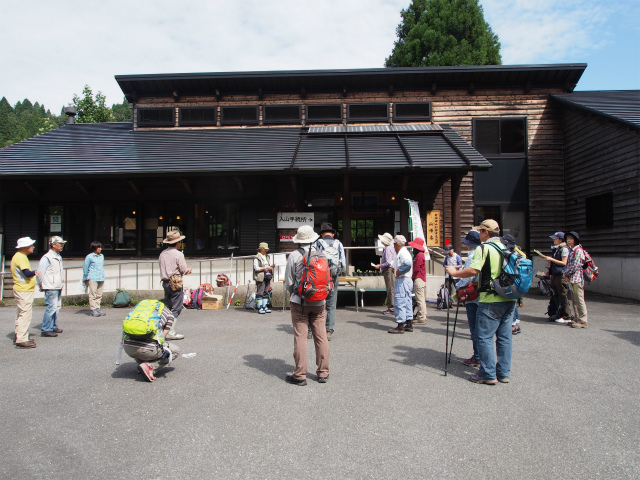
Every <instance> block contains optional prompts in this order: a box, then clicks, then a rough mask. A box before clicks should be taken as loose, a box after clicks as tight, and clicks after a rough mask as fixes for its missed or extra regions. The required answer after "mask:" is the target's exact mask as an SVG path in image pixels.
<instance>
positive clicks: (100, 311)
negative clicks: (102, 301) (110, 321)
mask: <svg viewBox="0 0 640 480" xmlns="http://www.w3.org/2000/svg"><path fill="white" fill-rule="evenodd" d="M96 312H98V313H99V314H100V316H101V317H104V316H105V315H106V313H104V312H103V311H102V310H100V309H98V310H96Z"/></svg>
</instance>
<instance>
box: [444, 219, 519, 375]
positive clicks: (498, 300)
mask: <svg viewBox="0 0 640 480" xmlns="http://www.w3.org/2000/svg"><path fill="white" fill-rule="evenodd" d="M473 228H474V230H477V231H478V233H479V234H480V240H481V241H482V245H481V246H480V248H476V250H475V251H474V254H473V258H472V259H471V264H470V265H469V267H467V268H464V269H462V270H456V267H447V273H448V274H449V275H451V276H452V277H458V278H467V277H471V276H473V275H478V280H479V285H480V289H479V290H480V297H479V303H478V312H477V315H476V329H475V330H476V331H475V333H476V346H477V349H478V354H479V356H480V370H479V371H478V373H476V374H473V375H471V376H470V377H469V380H470V381H472V382H474V383H484V384H486V385H495V384H496V383H498V382H501V383H509V374H510V372H511V351H512V334H511V320H512V318H513V312H514V309H515V304H516V301H515V300H510V299H507V298H504V297H501V296H500V295H498V294H497V293H496V292H495V290H493V288H492V287H491V281H492V280H494V279H496V278H498V277H499V276H500V272H501V270H502V255H501V254H500V252H499V251H498V250H504V248H505V247H504V246H503V245H502V244H501V243H500V238H499V235H500V226H499V225H498V222H496V221H495V220H491V219H487V220H484V221H483V222H482V223H481V224H480V225H478V226H477V227H473ZM490 243H493V244H494V245H495V246H494V245H489V244H490ZM494 335H495V336H496V342H495V348H494V346H493V345H494V341H493V337H494ZM496 356H497V359H498V361H497V363H496Z"/></svg>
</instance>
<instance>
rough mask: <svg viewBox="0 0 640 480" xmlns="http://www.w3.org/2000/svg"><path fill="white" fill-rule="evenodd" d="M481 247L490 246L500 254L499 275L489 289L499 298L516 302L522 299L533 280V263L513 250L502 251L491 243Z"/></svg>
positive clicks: (492, 281)
mask: <svg viewBox="0 0 640 480" xmlns="http://www.w3.org/2000/svg"><path fill="white" fill-rule="evenodd" d="M483 245H491V246H492V247H493V248H495V249H496V250H498V252H500V256H501V257H502V265H501V268H500V275H499V276H498V278H495V279H492V280H491V282H490V285H491V289H493V290H494V291H495V292H496V293H497V294H498V295H500V296H501V297H504V298H508V299H509V300H517V299H519V298H521V297H523V296H524V295H525V294H526V293H527V292H528V291H529V289H530V288H531V281H532V280H533V263H532V262H531V260H529V259H528V258H525V257H524V256H523V255H521V254H520V253H518V252H517V251H515V250H510V249H508V248H506V247H505V249H504V250H502V249H501V248H500V247H499V246H498V245H496V244H495V243H493V242H487V243H486V244H483ZM489 258H490V257H489ZM489 268H491V267H489Z"/></svg>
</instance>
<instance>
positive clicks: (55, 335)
mask: <svg viewBox="0 0 640 480" xmlns="http://www.w3.org/2000/svg"><path fill="white" fill-rule="evenodd" d="M40 336H41V337H57V336H58V334H57V333H55V332H40Z"/></svg>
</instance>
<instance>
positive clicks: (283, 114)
mask: <svg viewBox="0 0 640 480" xmlns="http://www.w3.org/2000/svg"><path fill="white" fill-rule="evenodd" d="M300 110H301V109H300V105H265V106H264V108H263V112H264V118H263V121H264V123H300V121H301V120H302V116H301V113H300Z"/></svg>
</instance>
